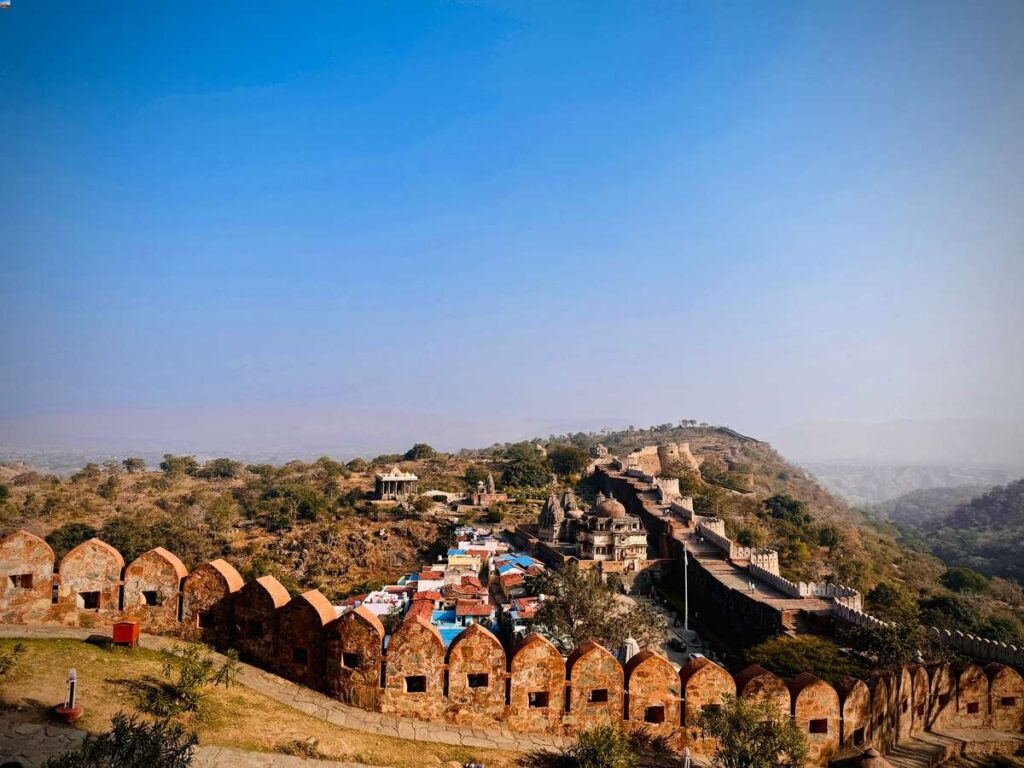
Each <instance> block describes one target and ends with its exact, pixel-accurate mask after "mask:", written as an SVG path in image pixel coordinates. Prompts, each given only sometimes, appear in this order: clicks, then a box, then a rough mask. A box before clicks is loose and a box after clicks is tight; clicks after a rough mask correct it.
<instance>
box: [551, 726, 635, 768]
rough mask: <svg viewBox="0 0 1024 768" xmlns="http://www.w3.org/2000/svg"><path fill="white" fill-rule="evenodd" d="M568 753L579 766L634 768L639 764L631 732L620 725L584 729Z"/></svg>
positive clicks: (580, 767) (591, 767) (588, 767)
mask: <svg viewBox="0 0 1024 768" xmlns="http://www.w3.org/2000/svg"><path fill="white" fill-rule="evenodd" d="M568 753H569V757H570V758H571V759H572V760H574V761H575V763H576V765H577V766H578V768H634V766H636V765H638V764H639V763H638V756H637V754H636V752H634V750H633V745H632V744H631V743H630V738H629V733H627V732H626V730H625V729H624V728H622V727H621V726H618V725H599V726H596V727H595V728H590V729H589V730H586V731H583V732H582V733H580V734H579V736H577V737H576V742H575V743H574V744H573V745H572V746H570V747H569V750H568Z"/></svg>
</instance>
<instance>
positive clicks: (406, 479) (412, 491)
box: [373, 467, 420, 501]
mask: <svg viewBox="0 0 1024 768" xmlns="http://www.w3.org/2000/svg"><path fill="white" fill-rule="evenodd" d="M373 481H374V485H373V496H374V498H375V499H379V500H381V501H404V500H405V499H408V498H411V497H412V496H415V495H416V494H417V492H418V491H419V483H420V479H419V478H418V477H416V475H414V474H413V473H412V472H401V471H399V470H398V469H397V468H394V467H393V468H391V469H390V470H388V471H387V472H379V473H377V474H376V475H374V476H373Z"/></svg>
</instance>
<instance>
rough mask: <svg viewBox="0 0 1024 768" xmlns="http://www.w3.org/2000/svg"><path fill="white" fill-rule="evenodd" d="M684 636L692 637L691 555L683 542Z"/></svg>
mask: <svg viewBox="0 0 1024 768" xmlns="http://www.w3.org/2000/svg"><path fill="white" fill-rule="evenodd" d="M683 636H684V637H686V638H687V642H689V637H690V553H689V550H687V549H686V542H685V541H684V542H683Z"/></svg>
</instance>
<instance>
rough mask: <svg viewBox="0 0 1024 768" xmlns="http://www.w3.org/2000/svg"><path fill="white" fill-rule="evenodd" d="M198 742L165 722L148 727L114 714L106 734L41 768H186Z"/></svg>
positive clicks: (88, 738)
mask: <svg viewBox="0 0 1024 768" xmlns="http://www.w3.org/2000/svg"><path fill="white" fill-rule="evenodd" d="M198 740H199V739H198V736H197V735H196V734H195V733H192V732H190V731H187V730H185V728H184V727H182V726H181V725H179V724H177V723H172V722H171V721H169V720H166V719H160V720H156V721H154V722H151V723H150V722H145V721H143V720H139V718H138V717H137V716H136V715H132V716H131V717H129V716H127V715H125V714H124V713H123V712H118V713H117V714H116V715H114V717H113V718H112V719H111V721H110V730H109V731H107V732H106V733H101V734H100V735H98V736H96V735H92V734H89V735H87V736H86V737H85V740H84V741H83V742H82V744H81V745H80V746H79V747H78V748H77V749H76V750H74V751H73V752H67V753H65V754H63V755H60V756H58V757H51V758H50V759H49V760H47V761H46V763H45V764H44V768H188V766H190V765H191V764H192V756H193V754H194V753H195V747H196V744H197V743H198Z"/></svg>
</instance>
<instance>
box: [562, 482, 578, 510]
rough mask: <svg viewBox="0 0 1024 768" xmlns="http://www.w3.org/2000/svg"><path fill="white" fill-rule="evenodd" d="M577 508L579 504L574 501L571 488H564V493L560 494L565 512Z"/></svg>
mask: <svg viewBox="0 0 1024 768" xmlns="http://www.w3.org/2000/svg"><path fill="white" fill-rule="evenodd" d="M579 508H580V505H579V502H578V501H576V494H575V493H573V492H572V488H566V489H565V493H563V494H562V509H564V510H565V511H566V512H575V511H577V510H578V509H579Z"/></svg>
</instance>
